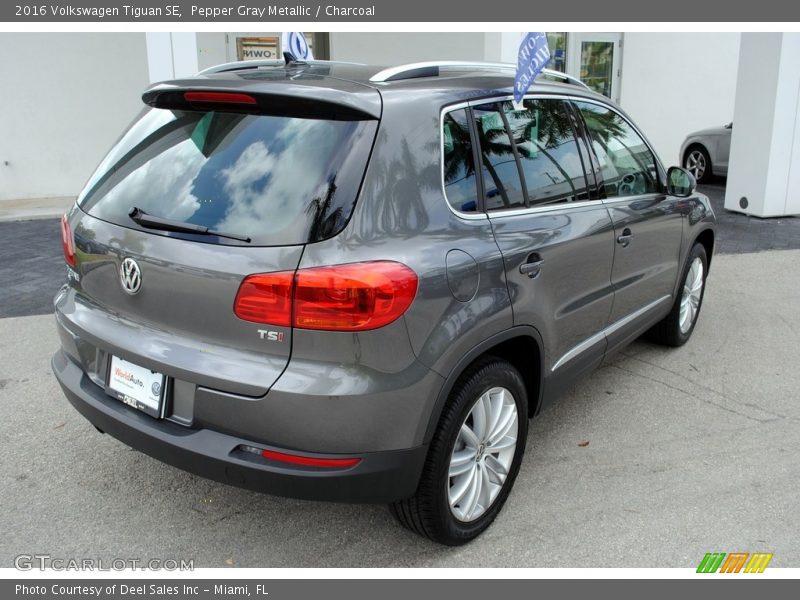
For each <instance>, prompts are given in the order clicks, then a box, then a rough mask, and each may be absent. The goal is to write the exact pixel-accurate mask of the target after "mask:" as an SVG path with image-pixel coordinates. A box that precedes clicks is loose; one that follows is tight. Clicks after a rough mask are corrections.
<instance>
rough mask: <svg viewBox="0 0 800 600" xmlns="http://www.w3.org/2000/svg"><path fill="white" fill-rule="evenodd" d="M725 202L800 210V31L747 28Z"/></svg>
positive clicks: (755, 209) (755, 211) (774, 212)
mask: <svg viewBox="0 0 800 600" xmlns="http://www.w3.org/2000/svg"><path fill="white" fill-rule="evenodd" d="M725 208H727V209H728V210H733V211H737V212H743V213H747V214H750V215H754V216H757V217H775V216H781V215H796V214H800V33H743V34H742V42H741V48H740V52H739V74H738V79H737V84H736V104H735V108H734V113H733V136H732V138H731V154H730V162H729V164H728V182H727V190H726V192H725Z"/></svg>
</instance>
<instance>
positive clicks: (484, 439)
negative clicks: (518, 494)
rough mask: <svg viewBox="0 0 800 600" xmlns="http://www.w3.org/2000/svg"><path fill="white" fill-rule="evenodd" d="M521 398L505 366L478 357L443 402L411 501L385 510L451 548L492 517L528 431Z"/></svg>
mask: <svg viewBox="0 0 800 600" xmlns="http://www.w3.org/2000/svg"><path fill="white" fill-rule="evenodd" d="M527 407H528V398H527V394H526V392H525V385H524V384H523V381H522V377H521V376H520V374H519V372H518V371H517V370H516V369H515V368H514V366H513V365H511V364H510V363H508V362H507V361H504V360H501V359H497V358H486V359H482V360H480V361H479V362H478V363H476V364H475V365H473V366H472V367H470V368H469V369H467V371H465V372H464V374H463V375H462V376H461V377H460V378H459V380H458V382H457V383H456V385H455V386H454V388H453V391H452V392H451V394H450V397H449V399H448V403H447V406H446V407H445V409H444V412H443V414H442V416H441V419H440V421H439V427H438V429H437V431H436V433H435V434H434V437H433V440H432V442H431V446H430V450H429V451H428V457H427V459H426V462H425V466H424V468H423V472H422V477H421V478H420V483H419V486H418V488H417V491H416V493H415V494H414V496H412V497H411V498H409V499H407V500H402V501H400V502H396V503H394V504H392V505H391V506H390V508H391V511H392V514H394V516H395V517H396V518H397V520H398V521H399V522H400V523H401V524H402V525H403V526H404V527H407V528H408V529H411V530H412V531H414V532H416V533H419V534H420V535H424V536H426V537H428V538H430V539H432V540H434V541H436V542H439V543H442V544H447V545H449V546H457V545H461V544H464V543H466V542H469V541H471V540H473V539H475V538H476V537H477V536H478V535H480V534H481V533H482V532H483V531H484V530H485V529H486V528H487V527H489V525H490V524H491V523H492V521H493V520H494V519H495V517H496V516H497V514H498V513H499V512H500V509H501V508H502V507H503V504H504V503H505V501H506V498H507V497H508V494H509V492H510V491H511V487H512V486H513V485H514V480H515V479H516V477H517V472H518V471H519V466H520V463H521V461H522V456H523V453H524V451H525V441H526V437H527V432H528V414H527V413H528V411H527Z"/></svg>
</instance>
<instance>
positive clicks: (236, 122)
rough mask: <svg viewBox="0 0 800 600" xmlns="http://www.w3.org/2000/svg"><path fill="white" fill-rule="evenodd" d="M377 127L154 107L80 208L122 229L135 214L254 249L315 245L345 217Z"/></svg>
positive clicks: (95, 181) (122, 142) (99, 172)
mask: <svg viewBox="0 0 800 600" xmlns="http://www.w3.org/2000/svg"><path fill="white" fill-rule="evenodd" d="M375 129H376V122H375V121H328V120H322V119H300V118H293V117H279V116H266V115H251V114H232V113H223V112H196V111H170V110H163V109H152V110H148V111H147V112H145V114H144V115H143V116H142V118H141V119H140V120H139V121H138V122H137V123H135V124H134V125H133V126H132V127H131V128H130V129H129V130H128V132H127V133H126V134H125V135H124V136H123V138H122V139H121V140H120V141H119V142H118V143H117V145H116V146H115V147H114V148H113V149H112V150H111V152H110V153H109V155H108V156H107V157H106V158H105V159H104V160H103V162H102V163H101V164H100V166H99V167H98V169H97V171H96V173H95V175H94V176H93V177H92V179H91V180H90V181H89V183H88V184H87V186H86V188H85V189H84V191H83V192H82V193H81V195H80V197H79V198H78V202H79V203H80V205H81V207H82V208H83V209H84V210H85V211H87V212H88V213H89V214H90V215H93V216H95V217H97V218H99V219H103V220H106V221H110V222H112V223H117V224H119V225H123V226H125V227H133V228H138V225H136V224H135V223H134V222H133V221H131V220H130V218H129V217H128V212H129V210H130V208H131V207H133V206H137V207H139V208H141V209H142V210H144V211H146V212H148V213H150V214H152V215H155V216H158V217H163V218H168V219H176V220H179V221H184V222H188V223H193V224H197V225H202V226H206V227H208V228H210V229H213V230H216V231H219V232H222V233H230V234H236V235H240V236H248V237H250V238H252V244H253V245H269V246H277V245H285V244H299V243H304V242H313V241H318V240H322V239H326V238H328V237H331V236H332V235H335V234H336V233H338V232H339V231H340V230H341V229H342V227H344V224H345V223H346V222H347V219H348V218H349V217H350V213H351V212H352V209H353V206H354V203H355V200H356V195H357V194H358V189H359V186H360V184H361V179H362V177H363V174H364V169H365V166H366V162H367V158H368V156H369V151H370V148H371V146H372V141H373V139H374V136H375ZM148 231H152V232H153V233H154V234H160V235H177V236H180V237H191V236H190V235H188V234H168V233H166V232H162V231H156V230H148ZM202 240H203V241H209V240H210V241H215V238H213V237H212V238H202ZM218 241H219V242H220V243H236V242H231V241H230V240H222V239H220V240H218Z"/></svg>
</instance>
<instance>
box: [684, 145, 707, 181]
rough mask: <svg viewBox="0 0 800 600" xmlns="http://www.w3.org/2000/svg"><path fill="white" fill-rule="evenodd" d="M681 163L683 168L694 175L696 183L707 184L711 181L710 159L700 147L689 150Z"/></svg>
mask: <svg viewBox="0 0 800 600" xmlns="http://www.w3.org/2000/svg"><path fill="white" fill-rule="evenodd" d="M683 162H684V164H683V166H684V167H685V168H686V170H687V171H689V172H690V173H691V174H692V175H694V178H695V181H697V183H708V180H709V179H711V157H709V155H708V152H707V151H706V149H705V148H703V147H702V146H694V147H693V148H691V149H690V150H689V152H687V153H686V158H685V159H684V161H683Z"/></svg>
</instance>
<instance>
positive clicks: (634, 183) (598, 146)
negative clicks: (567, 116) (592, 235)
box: [575, 102, 659, 198]
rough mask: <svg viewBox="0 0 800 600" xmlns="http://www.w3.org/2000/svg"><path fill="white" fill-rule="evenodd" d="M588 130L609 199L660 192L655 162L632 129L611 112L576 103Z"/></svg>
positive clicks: (596, 106) (597, 106) (651, 154)
mask: <svg viewBox="0 0 800 600" xmlns="http://www.w3.org/2000/svg"><path fill="white" fill-rule="evenodd" d="M575 104H576V105H577V106H578V108H579V109H580V111H581V114H582V115H583V120H584V121H585V122H586V126H587V128H588V130H589V136H590V137H591V140H592V147H593V148H594V153H595V155H596V157H597V160H598V162H599V167H600V174H601V175H602V178H603V183H604V187H605V195H606V197H608V198H615V197H621V196H634V195H638V194H648V193H652V192H657V191H659V186H658V171H657V167H656V159H655V156H653V153H652V152H651V151H650V148H648V146H647V144H646V143H645V142H644V140H643V139H642V138H641V137H640V136H639V134H638V133H636V131H635V130H634V129H633V127H631V125H630V124H629V123H628V122H627V121H626V120H625V119H623V118H622V116H620V115H619V114H618V113H616V112H614V111H613V110H611V109H608V108H605V107H603V106H599V105H597V104H591V103H588V102H576V103H575Z"/></svg>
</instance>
